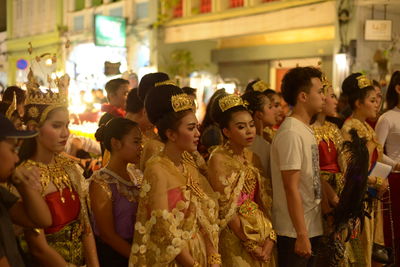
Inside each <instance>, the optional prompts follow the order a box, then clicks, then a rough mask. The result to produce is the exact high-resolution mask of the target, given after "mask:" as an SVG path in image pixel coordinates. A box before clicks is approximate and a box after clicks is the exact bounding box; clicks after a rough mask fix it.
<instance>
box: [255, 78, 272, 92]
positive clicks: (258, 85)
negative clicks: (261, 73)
mask: <svg viewBox="0 0 400 267" xmlns="http://www.w3.org/2000/svg"><path fill="white" fill-rule="evenodd" d="M252 87H253V90H254V91H257V92H261V93H262V92H264V91H265V90H267V89H268V88H269V84H268V83H266V82H264V81H263V80H260V81H258V82H256V83H254V84H253V86H252Z"/></svg>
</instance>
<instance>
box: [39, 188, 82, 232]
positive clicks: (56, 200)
mask: <svg viewBox="0 0 400 267" xmlns="http://www.w3.org/2000/svg"><path fill="white" fill-rule="evenodd" d="M72 194H74V196H75V200H73V199H72ZM72 194H71V191H70V190H69V188H64V189H63V190H62V196H63V197H64V199H65V203H62V201H61V195H60V192H59V191H56V192H53V193H50V194H48V195H46V196H45V201H46V203H47V206H48V207H49V210H50V212H51V217H52V219H53V224H52V225H51V226H50V227H49V228H46V229H45V230H44V232H45V233H46V234H53V233H56V232H58V231H60V230H61V229H62V228H63V227H64V226H65V225H67V224H69V223H70V222H72V221H74V220H76V219H77V218H78V216H79V212H80V210H81V203H80V201H79V196H78V194H77V193H76V192H75V191H72Z"/></svg>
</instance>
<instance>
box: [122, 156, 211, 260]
mask: <svg viewBox="0 0 400 267" xmlns="http://www.w3.org/2000/svg"><path fill="white" fill-rule="evenodd" d="M185 157H186V158H185V159H184V160H183V161H182V168H183V171H182V170H181V169H179V168H178V167H177V166H175V165H174V163H173V162H172V161H171V160H170V159H169V158H168V157H167V156H165V155H164V153H160V154H159V155H157V156H153V157H152V158H151V159H150V160H149V161H148V163H147V164H146V169H145V172H144V177H143V183H142V187H141V192H140V201H139V207H138V212H137V222H136V224H135V233H134V240H133V244H132V250H131V255H130V259H129V266H130V267H133V266H135V267H136V266H180V265H179V264H178V262H177V261H176V260H175V257H176V256H177V255H178V254H179V253H180V252H181V251H182V249H183V248H187V249H188V250H189V253H190V254H191V256H192V257H193V258H194V260H196V261H197V262H198V263H199V264H200V266H207V252H206V242H205V239H206V237H207V239H208V240H210V241H211V243H212V245H213V246H214V248H215V249H216V250H218V235H219V226H218V202H217V200H216V195H215V193H214V192H213V190H212V188H211V186H210V185H209V183H208V181H207V180H206V178H205V177H204V176H202V175H201V173H200V172H199V170H198V169H197V168H196V167H195V164H193V162H194V159H191V158H187V157H188V155H186V156H185ZM170 196H171V197H172V198H176V197H178V200H177V201H176V202H171V201H172V200H171V198H170Z"/></svg>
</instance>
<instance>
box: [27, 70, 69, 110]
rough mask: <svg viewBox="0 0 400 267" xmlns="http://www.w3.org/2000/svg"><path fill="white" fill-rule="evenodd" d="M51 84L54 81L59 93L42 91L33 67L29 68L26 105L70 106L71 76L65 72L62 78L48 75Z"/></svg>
mask: <svg viewBox="0 0 400 267" xmlns="http://www.w3.org/2000/svg"><path fill="white" fill-rule="evenodd" d="M48 81H49V84H51V82H54V83H55V84H56V86H57V87H58V93H55V92H53V91H51V90H50V89H49V90H48V91H47V92H42V91H41V90H40V88H39V83H38V82H37V81H36V79H35V77H34V75H33V72H32V69H31V68H29V73H28V82H27V84H26V88H27V97H26V102H25V105H49V106H53V105H54V106H68V97H67V89H68V85H69V76H68V74H64V75H63V76H62V77H60V78H58V77H57V78H56V79H54V80H52V79H51V78H50V77H48Z"/></svg>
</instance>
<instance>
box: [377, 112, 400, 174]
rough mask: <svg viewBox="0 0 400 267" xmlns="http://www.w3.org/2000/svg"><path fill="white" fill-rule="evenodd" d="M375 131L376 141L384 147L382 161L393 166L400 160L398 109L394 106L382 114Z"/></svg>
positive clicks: (399, 117)
mask: <svg viewBox="0 0 400 267" xmlns="http://www.w3.org/2000/svg"><path fill="white" fill-rule="evenodd" d="M375 132H376V136H377V138H378V142H379V143H380V144H381V145H382V146H384V148H385V154H384V155H383V162H384V163H386V164H389V165H391V166H393V167H394V166H395V165H396V164H397V163H399V162H400V109H399V108H398V107H395V108H393V109H391V110H389V111H387V112H385V113H384V114H382V116H381V117H380V118H379V120H378V123H377V124H376V127H375Z"/></svg>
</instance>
